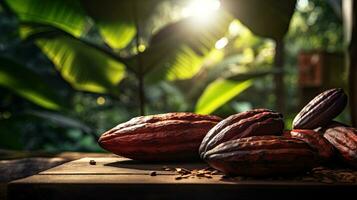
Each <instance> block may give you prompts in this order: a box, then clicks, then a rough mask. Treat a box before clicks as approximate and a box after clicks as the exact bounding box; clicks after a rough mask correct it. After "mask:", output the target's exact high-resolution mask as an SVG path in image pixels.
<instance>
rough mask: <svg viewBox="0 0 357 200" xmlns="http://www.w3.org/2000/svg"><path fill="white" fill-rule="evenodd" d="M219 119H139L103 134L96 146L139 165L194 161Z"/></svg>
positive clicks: (190, 115)
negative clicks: (203, 141)
mask: <svg viewBox="0 0 357 200" xmlns="http://www.w3.org/2000/svg"><path fill="white" fill-rule="evenodd" d="M220 120H221V118H219V117H216V116H208V115H198V114H194V113H167V114H158V115H151V116H141V117H136V118H133V119H131V120H130V121H128V122H125V123H122V124H119V125H117V126H116V127H114V128H112V129H110V130H109V131H107V132H105V133H103V134H102V135H101V137H100V138H99V141H98V142H99V145H100V146H101V147H102V148H104V149H106V150H108V151H110V152H113V153H114V154H117V155H120V156H124V157H127V158H131V159H135V160H143V161H170V160H175V161H179V160H193V159H198V158H199V156H198V148H199V145H200V143H201V141H202V139H203V137H204V136H205V135H206V133H207V132H208V131H209V130H210V129H211V128H212V127H213V126H214V125H216V124H217V123H218V122H219V121H220Z"/></svg>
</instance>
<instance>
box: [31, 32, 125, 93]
mask: <svg viewBox="0 0 357 200" xmlns="http://www.w3.org/2000/svg"><path fill="white" fill-rule="evenodd" d="M36 44H37V45H38V46H39V47H40V48H41V49H42V51H43V53H44V54H46V55H47V57H48V58H49V59H50V60H51V61H52V62H53V63H54V64H55V66H56V68H57V70H58V71H59V72H60V73H61V75H62V76H63V78H64V79H65V80H66V81H68V82H69V83H70V84H71V85H72V86H73V87H74V88H75V89H77V90H84V91H90V92H96V93H108V92H109V93H110V92H111V93H115V92H116V86H117V85H118V83H119V82H120V81H121V80H122V79H123V77H124V72H125V66H124V64H122V63H120V62H118V61H117V60H115V59H114V58H113V57H111V56H110V55H108V54H106V53H104V52H102V51H100V50H98V49H96V48H94V47H92V46H90V45H88V44H86V43H84V42H83V41H81V40H78V39H76V38H73V37H70V36H66V35H58V36H56V37H52V38H42V39H37V41H36Z"/></svg>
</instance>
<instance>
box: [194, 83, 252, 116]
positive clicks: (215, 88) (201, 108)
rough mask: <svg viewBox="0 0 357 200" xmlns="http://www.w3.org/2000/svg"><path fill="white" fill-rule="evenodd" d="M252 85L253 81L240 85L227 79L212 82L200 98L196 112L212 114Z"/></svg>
mask: <svg viewBox="0 0 357 200" xmlns="http://www.w3.org/2000/svg"><path fill="white" fill-rule="evenodd" d="M252 83H253V81H252V80H246V81H243V82H241V83H240V82H238V81H232V80H225V79H218V80H216V81H214V82H212V83H211V84H209V85H208V86H207V88H206V90H205V91H204V93H203V94H202V96H201V97H200V98H199V100H198V102H197V105H196V109H195V112H196V113H199V114H211V113H212V112H214V111H215V110H216V109H217V108H219V107H221V106H222V105H224V104H225V103H227V102H228V101H230V100H231V99H232V98H234V97H235V96H237V95H239V94H240V93H242V92H243V91H244V90H246V89H247V88H249V87H250V86H251V85H252Z"/></svg>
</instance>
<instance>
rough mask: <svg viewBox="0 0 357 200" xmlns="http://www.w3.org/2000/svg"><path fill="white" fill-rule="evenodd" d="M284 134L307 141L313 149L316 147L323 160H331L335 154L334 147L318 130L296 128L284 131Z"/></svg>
mask: <svg viewBox="0 0 357 200" xmlns="http://www.w3.org/2000/svg"><path fill="white" fill-rule="evenodd" d="M283 136H286V137H293V138H296V139H300V140H302V141H304V142H306V143H307V144H308V145H309V146H310V147H311V148H312V149H314V150H315V151H316V152H317V154H318V157H319V159H320V161H321V162H326V161H329V160H331V159H332V158H333V156H334V154H335V150H334V147H333V146H332V145H331V144H330V143H329V142H328V141H327V140H326V139H325V138H324V137H323V135H322V134H321V133H319V132H317V131H313V130H308V129H294V130H291V131H284V134H283Z"/></svg>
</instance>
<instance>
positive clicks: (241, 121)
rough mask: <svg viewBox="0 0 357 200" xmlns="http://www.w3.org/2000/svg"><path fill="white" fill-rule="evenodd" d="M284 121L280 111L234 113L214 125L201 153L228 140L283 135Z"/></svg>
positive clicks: (205, 139) (257, 110)
mask: <svg viewBox="0 0 357 200" xmlns="http://www.w3.org/2000/svg"><path fill="white" fill-rule="evenodd" d="M283 128H284V122H283V118H282V115H281V114H280V113H276V112H273V111H271V110H268V109H255V110H251V111H246V112H242V113H239V114H235V115H232V116H230V117H228V118H226V119H224V120H222V121H221V122H219V123H218V124H217V125H216V126H215V127H213V128H212V129H211V130H210V131H209V132H208V133H207V135H206V136H205V137H204V139H203V141H202V143H201V146H200V155H201V157H202V158H204V157H203V155H204V153H205V152H207V151H209V150H211V149H213V148H214V147H216V146H217V145H219V144H221V143H223V142H226V141H228V140H234V139H238V138H242V137H249V136H257V135H281V134H282V131H283Z"/></svg>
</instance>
